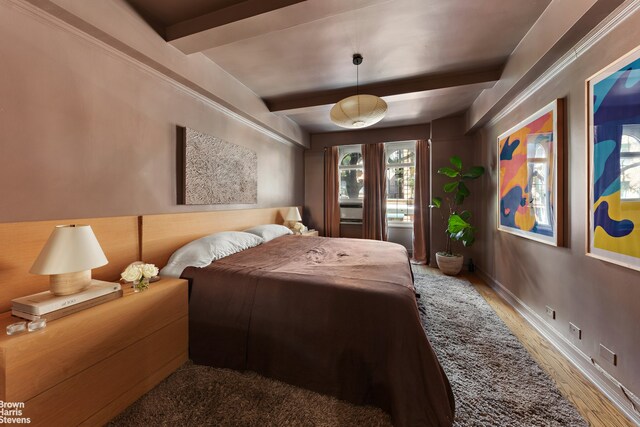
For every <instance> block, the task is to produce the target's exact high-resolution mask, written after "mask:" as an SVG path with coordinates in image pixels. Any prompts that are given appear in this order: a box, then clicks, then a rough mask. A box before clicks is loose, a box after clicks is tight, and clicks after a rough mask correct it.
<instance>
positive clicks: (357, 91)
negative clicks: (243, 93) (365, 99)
mask: <svg viewBox="0 0 640 427" xmlns="http://www.w3.org/2000/svg"><path fill="white" fill-rule="evenodd" d="M356 97H357V98H356V100H357V101H358V102H357V104H358V117H361V114H360V64H356Z"/></svg>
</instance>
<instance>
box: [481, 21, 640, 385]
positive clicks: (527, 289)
mask: <svg viewBox="0 0 640 427" xmlns="http://www.w3.org/2000/svg"><path fill="white" fill-rule="evenodd" d="M638 40H640V14H638V13H636V14H635V15H632V16H630V17H629V18H628V19H627V20H626V21H624V23H623V24H621V25H620V26H619V27H617V28H616V29H615V30H614V31H613V32H612V33H610V34H609V35H607V36H606V37H605V38H604V39H603V40H602V41H600V42H599V43H598V44H597V45H595V46H594V47H592V48H591V49H589V50H588V51H586V52H584V53H583V54H582V56H580V57H579V58H577V60H576V61H575V62H573V63H572V64H571V65H569V66H568V68H566V69H565V70H564V71H562V72H561V73H560V74H559V75H557V76H556V77H554V78H553V80H552V81H551V82H550V83H549V84H547V85H546V86H544V87H543V88H542V89H540V90H538V91H537V92H535V93H534V94H533V95H532V96H531V97H530V98H528V99H527V100H526V101H525V102H524V103H523V104H522V105H520V106H518V107H517V108H516V109H515V110H514V111H513V112H512V113H510V114H509V115H508V116H507V117H506V118H504V119H502V120H500V121H499V122H498V123H497V124H496V125H495V126H493V127H485V128H483V129H482V130H481V132H480V133H479V134H478V135H477V139H478V144H479V147H478V152H477V157H476V158H477V161H478V162H481V163H483V164H485V165H486V166H488V167H489V170H490V172H491V173H490V175H488V176H487V177H486V179H484V180H483V182H482V186H483V191H482V194H483V196H484V197H483V198H482V199H479V200H477V204H478V206H479V207H480V210H481V215H482V231H483V233H482V234H481V236H480V240H479V241H478V242H477V244H476V246H475V247H474V255H473V257H474V260H477V261H476V262H477V264H478V265H479V267H480V268H481V269H482V270H483V271H485V272H486V273H487V274H488V275H490V276H491V277H492V278H494V279H495V280H497V281H498V282H500V283H501V284H502V285H504V286H505V287H506V288H507V289H509V290H510V291H511V292H512V293H513V294H515V295H516V296H517V297H518V298H519V299H521V300H522V301H523V302H524V303H525V304H527V305H528V306H529V307H531V308H532V309H533V310H534V311H535V312H536V313H537V314H538V315H540V316H541V317H542V318H544V319H546V317H545V305H549V306H551V307H553V308H554V309H555V310H556V316H557V318H556V320H548V322H549V323H550V325H551V326H552V327H553V328H555V329H556V330H557V331H558V332H559V333H560V334H561V335H563V336H565V337H566V338H567V340H568V341H570V342H572V343H573V344H574V345H576V346H577V347H578V348H579V349H580V350H581V351H583V352H584V353H585V354H587V355H588V356H589V357H591V358H593V359H594V360H595V361H596V362H597V363H598V364H599V365H600V366H602V367H603V368H604V369H606V370H607V371H608V372H609V373H610V374H611V375H613V376H614V377H615V378H617V379H618V380H619V381H620V382H622V384H623V385H625V386H626V387H628V388H629V389H630V390H631V391H632V392H633V393H634V394H636V395H639V394H640V363H638V360H640V328H638V325H639V324H640V314H639V313H640V308H639V307H638V304H640V272H638V271H633V270H630V269H627V268H623V267H620V266H617V265H613V264H610V263H607V262H603V261H599V260H596V259H593V258H589V257H587V256H585V247H586V220H587V212H586V206H587V179H586V177H587V166H586V155H587V153H586V150H587V136H586V124H585V116H586V113H585V79H587V78H589V76H591V75H592V74H594V73H596V72H597V71H598V70H600V69H601V68H603V67H605V66H607V65H608V64H610V63H611V62H613V61H614V60H616V59H617V58H619V57H620V56H622V55H623V54H625V53H627V52H628V51H629V50H631V49H633V48H635V47H636V46H637V43H638ZM563 97H564V98H566V103H567V108H566V112H567V123H568V132H567V143H566V148H567V151H566V152H565V153H566V157H567V171H566V173H565V179H566V184H565V188H566V191H567V193H568V197H567V201H568V204H567V205H566V210H567V215H566V216H567V218H566V222H565V229H566V241H567V242H566V245H565V247H551V246H548V245H545V244H541V243H537V242H534V241H531V240H527V239H524V238H521V237H517V236H514V235H511V234H507V233H503V232H498V231H497V230H496V190H495V188H496V175H497V173H498V171H497V167H496V151H497V150H496V138H497V136H498V135H499V134H501V133H502V132H504V131H506V130H507V129H509V128H510V127H511V126H513V125H515V124H517V123H518V122H519V121H521V120H523V119H525V118H526V117H527V116H529V115H530V114H532V113H534V112H535V111H537V110H538V109H539V108H541V107H543V106H544V105H546V104H548V103H549V102H551V101H552V100H553V99H555V98H563ZM569 322H573V323H575V324H576V325H577V326H578V327H580V328H581V329H582V333H583V339H582V340H577V339H575V338H573V337H572V336H571V335H570V334H569ZM600 343H602V344H603V345H605V346H606V347H608V348H610V349H611V350H613V351H615V353H617V355H618V366H613V365H611V364H610V363H608V362H607V361H606V360H603V359H602V358H601V357H600V356H599V354H598V346H599V344H600Z"/></svg>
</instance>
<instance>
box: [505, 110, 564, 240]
mask: <svg viewBox="0 0 640 427" xmlns="http://www.w3.org/2000/svg"><path fill="white" fill-rule="evenodd" d="M497 145H498V150H497V165H498V179H497V195H498V197H497V225H498V226H497V228H498V230H499V231H503V232H506V233H510V234H514V235H516V236H520V237H524V238H527V239H531V240H535V241H537V242H541V243H545V244H548V245H552V246H562V245H563V210H564V194H563V188H564V182H563V167H562V165H563V152H564V99H556V100H554V101H553V102H551V103H549V104H547V105H545V106H544V107H543V108H541V109H540V110H538V111H536V112H535V113H534V114H532V115H531V116H529V117H527V118H526V119H525V120H522V121H521V122H520V123H518V124H517V125H515V126H513V127H512V128H510V129H509V130H507V131H506V132H504V133H502V134H501V135H500V136H499V137H498V141H497Z"/></svg>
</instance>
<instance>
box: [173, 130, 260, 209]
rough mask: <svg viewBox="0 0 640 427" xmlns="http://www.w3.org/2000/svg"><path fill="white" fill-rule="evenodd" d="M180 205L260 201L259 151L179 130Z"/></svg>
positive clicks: (251, 202)
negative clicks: (257, 153)
mask: <svg viewBox="0 0 640 427" xmlns="http://www.w3.org/2000/svg"><path fill="white" fill-rule="evenodd" d="M177 141H178V151H177V155H176V160H177V172H176V175H177V178H178V183H177V190H178V204H184V205H213V204H222V205H231V204H255V203H257V202H258V157H257V155H256V153H255V152H253V151H251V150H249V149H248V148H246V147H242V146H240V145H235V144H231V143H230V142H227V141H225V140H223V139H220V138H216V137H214V136H211V135H207V134H206V133H202V132H198V131H196V130H194V129H190V128H185V127H181V126H178V127H177Z"/></svg>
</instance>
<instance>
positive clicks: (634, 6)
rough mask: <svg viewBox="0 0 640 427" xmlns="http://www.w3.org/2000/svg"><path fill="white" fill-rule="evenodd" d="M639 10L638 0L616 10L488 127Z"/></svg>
mask: <svg viewBox="0 0 640 427" xmlns="http://www.w3.org/2000/svg"><path fill="white" fill-rule="evenodd" d="M639 9H640V0H633V1H631V2H629V3H628V4H627V5H625V6H623V7H621V8H619V9H618V11H617V12H615V14H614V15H611V16H610V17H609V18H608V19H606V20H604V21H602V22H601V23H600V24H598V25H597V26H596V27H595V28H593V29H592V30H591V31H590V32H589V34H587V35H586V36H584V37H583V38H582V39H581V40H580V41H579V42H578V43H576V45H574V46H573V47H572V48H571V49H570V50H569V51H568V52H567V53H565V54H564V55H563V56H562V57H561V58H560V59H559V60H557V61H556V62H555V63H554V64H553V65H552V66H551V67H549V68H548V69H547V70H546V71H545V72H544V73H542V74H541V75H540V77H538V78H537V79H536V80H535V81H534V82H533V83H531V85H529V86H528V87H527V88H526V89H524V90H523V91H522V92H520V93H519V94H518V95H517V96H516V97H515V98H514V99H513V100H512V101H511V102H510V103H509V105H508V106H506V107H505V108H503V109H502V110H500V112H498V113H497V114H496V115H495V116H493V118H491V120H489V122H488V123H487V125H488V126H495V125H496V124H497V123H498V122H499V121H500V120H502V119H504V118H505V117H506V116H507V115H509V114H510V113H511V112H513V111H514V110H515V109H516V108H517V107H518V106H520V105H521V104H522V103H523V102H524V101H526V100H527V99H528V98H529V97H531V96H532V95H533V94H534V93H536V92H537V91H538V90H540V89H541V88H542V87H544V86H545V85H546V84H548V83H549V82H550V81H551V80H552V79H553V78H554V77H556V76H557V75H558V74H560V73H561V72H562V71H563V70H565V69H566V68H567V67H568V66H569V65H571V64H572V63H573V62H575V61H576V60H577V59H578V58H579V57H580V56H582V55H583V54H584V53H585V52H587V51H588V50H589V49H591V48H592V47H593V46H595V45H596V44H597V43H598V42H599V41H600V40H602V39H603V38H604V37H606V36H607V35H608V34H609V33H611V32H612V31H613V30H614V29H616V28H617V27H618V26H619V25H620V24H622V23H623V22H624V21H625V20H626V19H627V18H628V17H630V16H631V15H633V14H634V13H635V12H637V11H638V10H639Z"/></svg>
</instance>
